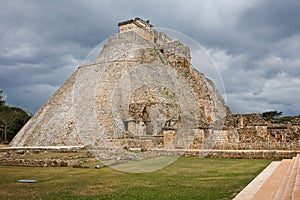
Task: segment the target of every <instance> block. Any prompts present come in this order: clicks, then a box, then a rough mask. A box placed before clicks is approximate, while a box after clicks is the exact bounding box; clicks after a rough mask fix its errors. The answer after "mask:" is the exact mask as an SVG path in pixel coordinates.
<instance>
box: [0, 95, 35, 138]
mask: <svg viewBox="0 0 300 200" xmlns="http://www.w3.org/2000/svg"><path fill="white" fill-rule="evenodd" d="M2 93H3V91H0V134H1V137H0V142H1V143H9V142H10V141H11V140H12V139H13V137H14V136H15V135H16V134H17V133H18V131H19V130H20V129H21V128H22V127H23V126H24V124H25V123H26V122H27V121H28V120H29V119H30V117H31V116H30V115H29V114H28V113H27V112H26V111H24V110H23V109H21V108H18V107H12V106H9V105H6V103H5V101H4V100H3V96H2Z"/></svg>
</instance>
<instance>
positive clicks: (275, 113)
mask: <svg viewBox="0 0 300 200" xmlns="http://www.w3.org/2000/svg"><path fill="white" fill-rule="evenodd" d="M261 115H262V117H263V118H264V119H276V118H278V117H279V116H280V115H282V112H278V111H277V110H274V111H268V112H263V113H262V114H261Z"/></svg>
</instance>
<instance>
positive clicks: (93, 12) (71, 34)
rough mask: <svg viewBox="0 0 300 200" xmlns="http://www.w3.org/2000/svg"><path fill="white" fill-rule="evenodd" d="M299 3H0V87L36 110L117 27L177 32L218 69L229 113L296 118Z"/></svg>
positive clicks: (17, 101)
mask: <svg viewBox="0 0 300 200" xmlns="http://www.w3.org/2000/svg"><path fill="white" fill-rule="evenodd" d="M299 10H300V1H299V0H285V1H282V0H251V1H248V0H223V1H219V0H185V1H184V0H163V1H162V0H145V1H142V0H101V1H100V0H89V1H81V0H10V1H1V6H0V90H3V91H4V94H5V97H6V101H7V103H8V104H10V105H14V106H19V107H22V108H24V109H25V110H27V111H29V112H31V113H35V112H36V111H37V109H38V108H40V107H41V106H42V105H43V104H44V103H45V102H46V101H47V99H48V98H49V97H50V96H51V95H52V94H53V93H54V92H55V91H56V90H57V89H58V88H59V87H60V86H61V85H62V84H63V83H64V82H65V81H66V80H67V79H68V77H70V75H71V74H72V73H73V72H74V71H75V70H76V69H77V67H78V65H80V63H81V62H82V61H83V59H84V58H85V57H86V56H87V54H88V53H89V52H90V51H91V50H92V49H93V48H94V47H95V46H96V45H97V44H98V43H100V42H101V41H103V40H105V39H106V38H107V36H108V35H112V34H115V33H117V23H118V22H120V21H124V20H127V19H131V18H134V17H141V18H143V19H149V20H150V22H151V24H153V25H154V26H157V27H164V28H170V29H174V30H177V31H179V32H182V33H184V34H186V35H188V36H190V37H192V38H193V39H195V40H196V41H197V42H198V43H200V44H201V45H202V46H204V47H205V49H206V50H207V51H208V52H209V55H210V56H211V58H212V59H213V61H214V62H215V64H216V66H217V68H218V70H219V71H220V73H221V75H222V78H223V81H224V85H225V89H226V100H227V103H228V105H229V106H230V108H231V110H232V112H235V113H245V112H247V113H252V112H260V113H261V112H264V111H267V110H278V111H282V112H283V113H284V114H285V115H297V114H300V101H299V96H300V70H299V69H300V12H299Z"/></svg>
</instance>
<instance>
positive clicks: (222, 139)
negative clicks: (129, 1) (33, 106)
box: [10, 18, 300, 150]
mask: <svg viewBox="0 0 300 200" xmlns="http://www.w3.org/2000/svg"><path fill="white" fill-rule="evenodd" d="M191 59H192V58H191V55H190V49H189V47H188V46H186V45H185V44H183V43H181V42H180V41H178V40H173V39H172V38H170V37H169V36H168V35H167V34H165V33H162V32H158V31H156V30H155V29H154V28H153V26H152V25H151V24H149V22H146V21H144V20H142V19H139V18H135V19H133V20H129V21H125V22H121V23H119V33H118V34H116V35H113V36H109V38H108V43H107V44H105V45H104V46H103V49H102V50H101V52H99V56H98V59H97V61H96V62H94V63H89V64H85V65H82V66H80V67H79V68H78V69H77V70H76V72H75V73H74V74H73V75H72V76H71V77H70V79H69V80H68V81H67V82H66V83H65V84H64V85H63V86H62V87H61V88H60V89H59V90H58V91H57V92H56V93H55V94H54V95H53V96H52V97H51V98H50V99H49V100H48V101H47V102H46V104H45V105H44V106H43V107H42V108H41V109H40V110H39V111H38V112H37V113H36V114H35V115H34V116H33V117H32V119H31V120H30V121H29V122H28V123H27V124H26V125H25V126H24V127H23V128H22V129H21V130H20V132H19V133H18V134H17V136H16V137H15V138H14V139H13V141H12V142H11V144H10V145H11V146H13V147H21V146H63V145H65V146H72V145H85V146H90V147H97V149H101V148H102V149H108V148H111V147H115V148H119V150H124V149H129V148H142V149H143V150H150V149H155V148H160V149H167V150H168V149H169V150H174V149H190V150H193V149H224V150H247V149H257V150H260V149H270V150H273V149H282V150H285V149H287V150H297V149H300V146H299V145H298V141H299V135H300V120H299V117H298V118H296V119H295V120H293V121H292V122H290V123H286V124H276V123H273V122H270V121H265V120H263V119H262V118H261V117H260V116H259V115H258V114H232V113H231V112H230V109H229V108H228V106H227V105H226V103H225V101H224V99H223V98H222V96H221V95H220V93H219V92H218V91H217V89H216V88H215V86H214V83H213V82H212V81H211V80H209V79H208V78H206V77H205V75H204V74H203V73H201V72H199V71H197V70H196V69H195V68H193V67H192V66H191ZM199 67H200V69H201V66H199Z"/></svg>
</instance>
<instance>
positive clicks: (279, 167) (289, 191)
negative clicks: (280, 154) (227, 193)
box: [234, 154, 300, 200]
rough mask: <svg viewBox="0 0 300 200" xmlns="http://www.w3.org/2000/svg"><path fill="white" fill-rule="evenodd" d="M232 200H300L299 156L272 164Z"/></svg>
mask: <svg viewBox="0 0 300 200" xmlns="http://www.w3.org/2000/svg"><path fill="white" fill-rule="evenodd" d="M234 199H235V200H251V199H254V200H269V199H275V200H285V199H286V200H287V199H300V154H298V155H297V156H295V157H293V158H292V159H283V160H282V161H275V162H272V163H271V164H270V165H269V166H268V167H267V168H266V169H265V170H264V171H262V172H261V173H260V174H259V175H258V176H257V177H256V178H255V179H254V180H253V181H252V182H251V183H249V184H248V185H247V186H246V187H245V188H244V189H243V190H242V191H241V192H240V193H239V194H238V195H237V196H236V197H235V198H234Z"/></svg>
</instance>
